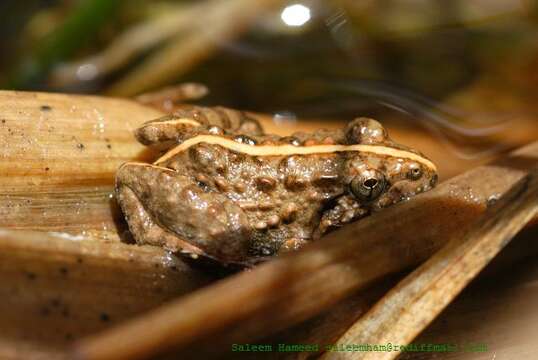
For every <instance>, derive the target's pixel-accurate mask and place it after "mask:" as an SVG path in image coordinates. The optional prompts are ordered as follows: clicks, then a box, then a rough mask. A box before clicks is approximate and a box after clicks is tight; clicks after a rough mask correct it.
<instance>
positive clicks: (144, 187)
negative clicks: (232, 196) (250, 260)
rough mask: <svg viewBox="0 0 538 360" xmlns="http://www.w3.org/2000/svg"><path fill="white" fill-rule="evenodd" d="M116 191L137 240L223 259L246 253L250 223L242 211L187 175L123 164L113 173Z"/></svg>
mask: <svg viewBox="0 0 538 360" xmlns="http://www.w3.org/2000/svg"><path fill="white" fill-rule="evenodd" d="M116 194H117V197H118V202H119V204H120V206H121V208H122V211H123V213H124V214H125V217H126V219H127V222H128V225H129V229H130V230H131V232H132V234H133V236H134V238H135V240H136V241H137V243H140V244H153V245H160V246H163V247H165V248H167V249H169V250H172V251H177V250H182V251H185V252H189V253H193V254H198V255H205V256H208V257H211V258H214V259H217V260H219V261H220V262H222V263H241V262H243V260H244V259H246V258H247V253H248V247H249V239H250V238H251V227H250V225H249V222H248V218H247V216H246V214H245V213H244V212H243V210H242V209H241V208H240V207H239V206H237V205H236V204H235V203H233V202H232V201H231V200H229V199H228V198H226V197H225V196H224V195H222V194H220V193H215V192H208V190H207V188H206V187H205V186H204V184H200V183H197V182H196V181H195V180H194V179H192V178H191V177H189V176H185V175H182V174H179V173H178V172H176V171H174V170H170V169H168V168H164V167H160V166H155V165H150V164H145V163H126V164H124V165H122V166H121V167H120V169H119V170H118V173H117V175H116Z"/></svg>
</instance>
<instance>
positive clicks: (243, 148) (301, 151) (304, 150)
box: [154, 135, 437, 171]
mask: <svg viewBox="0 0 538 360" xmlns="http://www.w3.org/2000/svg"><path fill="white" fill-rule="evenodd" d="M199 143H207V144H214V145H220V146H222V147H225V148H227V149H230V150H232V151H235V152H239V153H244V154H248V155H252V156H278V155H306V154H327V153H332V152H344V151H358V152H364V153H371V154H377V155H387V156H392V157H396V158H403V159H409V160H413V161H416V162H419V163H421V164H424V165H425V166H427V167H428V168H430V169H432V170H433V171H437V169H436V167H435V165H434V164H433V163H432V162H431V161H430V160H428V159H426V158H424V157H422V156H420V155H418V154H415V153H413V152H410V151H405V150H400V149H394V148H391V147H387V146H381V145H363V144H357V145H312V146H294V145H288V144H283V145H248V144H242V143H238V142H236V141H233V140H231V139H227V138H224V137H220V136H214V135H198V136H195V137H192V138H190V139H188V140H186V141H185V142H183V143H181V144H179V145H178V146H176V147H174V148H172V149H170V150H169V151H168V152H167V153H166V154H164V155H163V156H161V157H160V158H159V159H157V161H155V162H154V164H159V163H162V162H164V161H166V160H168V159H170V158H171V157H173V156H174V155H176V154H178V153H180V152H182V151H184V150H187V149H188V148H190V147H191V146H193V145H196V144H199Z"/></svg>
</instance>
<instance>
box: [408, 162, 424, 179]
mask: <svg viewBox="0 0 538 360" xmlns="http://www.w3.org/2000/svg"><path fill="white" fill-rule="evenodd" d="M407 177H408V178H409V179H411V180H418V179H420V178H421V177H422V169H421V168H420V166H419V165H417V164H413V165H411V167H410V169H409V172H408V173H407Z"/></svg>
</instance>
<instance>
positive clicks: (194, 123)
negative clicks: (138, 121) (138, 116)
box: [142, 118, 202, 127]
mask: <svg viewBox="0 0 538 360" xmlns="http://www.w3.org/2000/svg"><path fill="white" fill-rule="evenodd" d="M157 124H167V125H178V124H187V125H192V126H201V125H202V124H200V123H199V122H198V121H195V120H192V119H188V118H185V119H174V120H163V121H153V122H150V123H148V124H144V125H142V126H143V127H146V126H152V125H157Z"/></svg>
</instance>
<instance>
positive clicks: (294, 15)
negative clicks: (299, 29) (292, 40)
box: [280, 4, 311, 26]
mask: <svg viewBox="0 0 538 360" xmlns="http://www.w3.org/2000/svg"><path fill="white" fill-rule="evenodd" d="M310 17H311V15H310V9H309V8H308V7H306V6H304V5H302V4H293V5H290V6H286V8H285V9H284V10H283V11H282V14H280V18H281V19H282V21H283V22H284V23H285V24H286V25H288V26H302V25H304V24H306V23H307V22H308V21H309V20H310Z"/></svg>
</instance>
